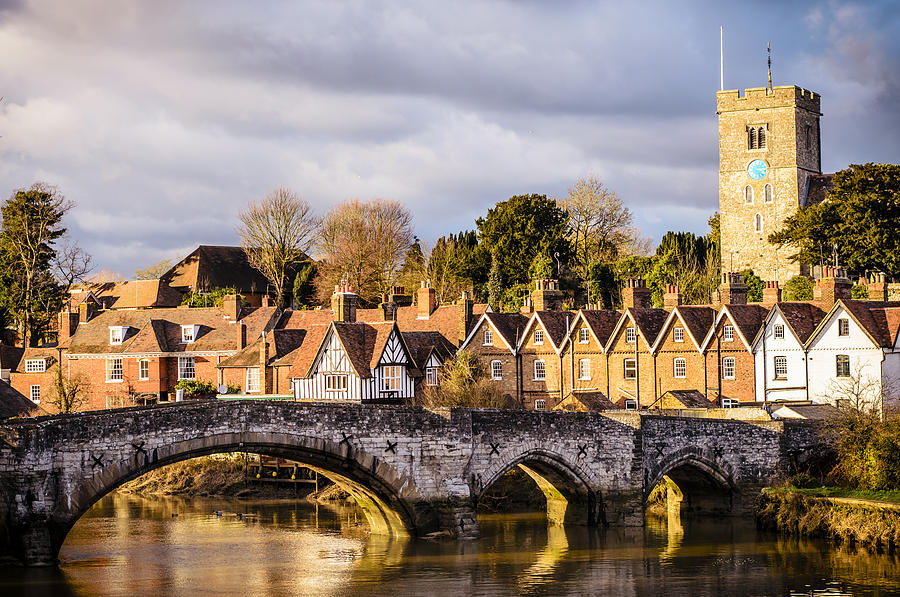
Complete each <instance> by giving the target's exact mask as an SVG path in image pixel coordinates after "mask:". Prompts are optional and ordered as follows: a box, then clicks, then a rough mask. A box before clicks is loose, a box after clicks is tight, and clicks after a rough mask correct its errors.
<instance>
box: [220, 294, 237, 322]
mask: <svg viewBox="0 0 900 597" xmlns="http://www.w3.org/2000/svg"><path fill="white" fill-rule="evenodd" d="M222 311H223V312H224V315H225V319H230V320H231V321H237V319H238V317H240V315H241V297H239V296H238V295H236V294H229V295H227V296H225V297H224V298H223V299H222Z"/></svg>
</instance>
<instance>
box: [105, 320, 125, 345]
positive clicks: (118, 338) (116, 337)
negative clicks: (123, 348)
mask: <svg viewBox="0 0 900 597" xmlns="http://www.w3.org/2000/svg"><path fill="white" fill-rule="evenodd" d="M124 336H125V334H124V330H123V329H122V326H112V325H111V326H109V343H110V345H114V344H121V343H122V338H123V337H124Z"/></svg>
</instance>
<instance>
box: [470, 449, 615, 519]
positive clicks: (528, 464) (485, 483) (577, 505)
mask: <svg viewBox="0 0 900 597" xmlns="http://www.w3.org/2000/svg"><path fill="white" fill-rule="evenodd" d="M516 467H518V468H519V469H521V470H522V471H523V472H524V473H525V474H526V475H528V476H529V477H530V478H531V479H532V480H533V481H534V482H535V483H536V484H537V486H538V489H540V490H541V493H543V494H544V497H545V498H546V500H547V521H548V522H549V523H550V524H589V525H593V524H597V523H600V522H605V519H604V516H603V503H602V499H601V496H600V494H599V493H597V492H595V491H594V490H593V489H591V484H590V483H589V482H588V479H589V478H590V477H589V475H588V474H587V472H586V471H584V470H582V469H581V467H579V466H578V465H575V464H572V463H570V462H569V461H568V460H567V459H566V458H565V457H564V456H562V455H561V454H558V453H555V452H552V451H549V450H543V449H532V450H526V451H522V452H519V453H515V454H504V458H502V459H500V458H498V459H497V461H496V462H495V463H492V464H491V465H490V466H489V467H487V468H486V469H485V471H484V472H483V473H481V474H480V475H473V478H472V479H471V484H472V485H473V487H472V495H473V500H474V501H475V503H476V505H477V503H478V499H479V498H480V497H481V496H482V495H484V494H485V492H486V491H487V490H488V489H490V487H491V486H492V485H493V484H494V483H496V482H497V481H498V480H499V479H500V477H502V476H503V475H505V474H506V473H508V472H509V471H511V470H512V469H514V468H516Z"/></svg>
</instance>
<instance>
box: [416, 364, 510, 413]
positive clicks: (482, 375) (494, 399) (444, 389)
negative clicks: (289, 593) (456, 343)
mask: <svg viewBox="0 0 900 597" xmlns="http://www.w3.org/2000/svg"><path fill="white" fill-rule="evenodd" d="M438 379H439V381H440V384H439V385H438V386H428V387H427V388H426V389H425V393H424V395H423V396H422V406H425V407H428V408H437V407H454V406H456V407H465V408H516V407H517V405H516V404H515V402H514V401H512V400H511V399H510V398H509V397H508V396H502V395H501V394H500V388H499V387H498V386H497V383H496V382H495V381H493V380H491V379H490V376H489V375H488V374H487V372H486V371H485V369H484V366H483V365H482V364H481V362H480V361H479V360H478V357H477V356H475V355H474V354H473V353H471V352H469V351H467V350H460V351H459V352H457V353H456V356H454V357H453V358H452V359H450V360H448V361H446V362H445V363H444V364H443V365H442V366H441V369H440V371H439V373H438Z"/></svg>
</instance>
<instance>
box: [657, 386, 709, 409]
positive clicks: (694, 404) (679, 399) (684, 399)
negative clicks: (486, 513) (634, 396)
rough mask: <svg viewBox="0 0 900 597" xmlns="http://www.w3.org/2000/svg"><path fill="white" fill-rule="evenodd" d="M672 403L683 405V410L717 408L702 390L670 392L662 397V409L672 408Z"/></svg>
mask: <svg viewBox="0 0 900 597" xmlns="http://www.w3.org/2000/svg"><path fill="white" fill-rule="evenodd" d="M671 401H675V402H676V404H681V407H682V408H713V407H714V406H715V404H713V403H712V402H710V401H709V400H707V399H706V396H704V395H703V393H702V392H700V390H669V391H668V392H666V393H665V394H663V395H662V396H661V397H660V399H659V404H660V405H661V406H660V408H664V409H665V408H672V406H669V403H670V402H671ZM675 408H679V407H677V406H676V407H675Z"/></svg>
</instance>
